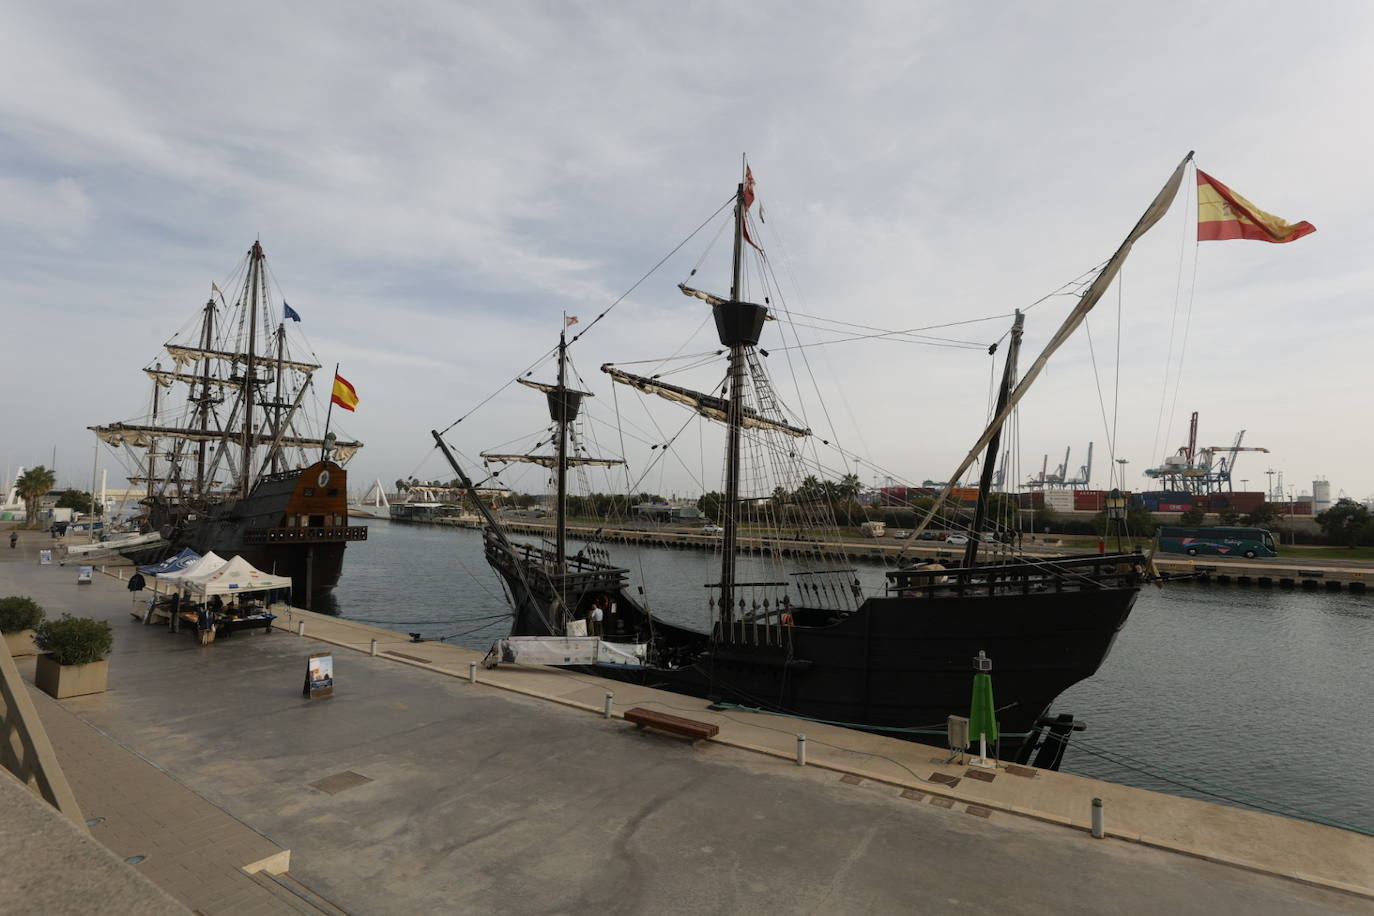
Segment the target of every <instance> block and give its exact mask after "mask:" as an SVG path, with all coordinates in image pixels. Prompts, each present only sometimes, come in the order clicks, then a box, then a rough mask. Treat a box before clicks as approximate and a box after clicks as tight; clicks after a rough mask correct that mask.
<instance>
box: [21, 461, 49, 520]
mask: <svg viewBox="0 0 1374 916" xmlns="http://www.w3.org/2000/svg"><path fill="white" fill-rule="evenodd" d="M56 483H57V475H56V474H54V473H53V472H52V471H50V470H48V469H47V468H45V467H43V465H41V464H40V465H39V466H38V467H36V468H29V469H28V470H27V471H25V472H24V473H23V475H21V476H20V478H19V480H18V481H17V486H18V488H19V495H20V496H21V497H23V499H24V522H25V524H28V525H32V524H33V521H34V518H35V517H37V515H38V501H39V500H40V499H42V498H43V497H44V496H45V495H47V493H48V491H49V490H51V489H52V488H53V486H54V485H55V484H56Z"/></svg>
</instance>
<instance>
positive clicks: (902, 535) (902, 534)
mask: <svg viewBox="0 0 1374 916" xmlns="http://www.w3.org/2000/svg"><path fill="white" fill-rule="evenodd" d="M892 536H893V537H894V538H896V539H897V540H899V541H905V540H906V539H907V538H909V537H911V532H910V531H894V532H892Z"/></svg>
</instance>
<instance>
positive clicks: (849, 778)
mask: <svg viewBox="0 0 1374 916" xmlns="http://www.w3.org/2000/svg"><path fill="white" fill-rule="evenodd" d="M840 782H843V783H846V784H848V785H851V786H857V785H859V784H860V783H862V782H863V780H862V779H860V778H859V777H858V776H855V775H854V774H853V773H846V774H845V775H843V776H841V777H840Z"/></svg>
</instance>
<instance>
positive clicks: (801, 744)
mask: <svg viewBox="0 0 1374 916" xmlns="http://www.w3.org/2000/svg"><path fill="white" fill-rule="evenodd" d="M797 766H799V767H804V766H806V736H805V735H798V736H797Z"/></svg>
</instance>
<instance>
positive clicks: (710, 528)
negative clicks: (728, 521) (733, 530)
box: [701, 525, 725, 534]
mask: <svg viewBox="0 0 1374 916" xmlns="http://www.w3.org/2000/svg"><path fill="white" fill-rule="evenodd" d="M701 533H702V534H724V533H725V529H724V528H722V527H720V526H719V525H707V526H706V527H704V528H702V529H701Z"/></svg>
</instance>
